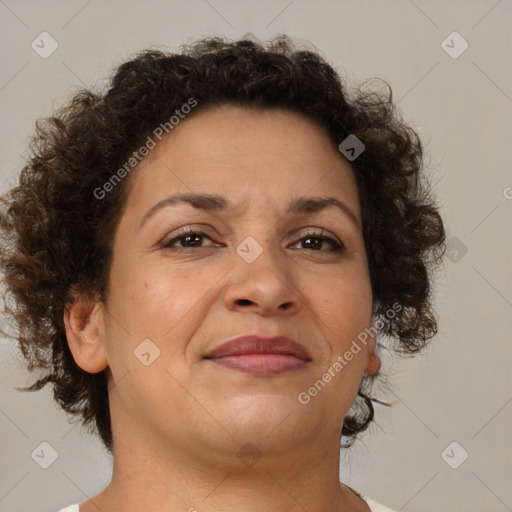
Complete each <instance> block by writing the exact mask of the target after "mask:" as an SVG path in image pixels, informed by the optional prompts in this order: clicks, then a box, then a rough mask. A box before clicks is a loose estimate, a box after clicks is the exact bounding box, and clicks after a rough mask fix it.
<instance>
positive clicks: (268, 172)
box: [64, 106, 380, 512]
mask: <svg viewBox="0 0 512 512" xmlns="http://www.w3.org/2000/svg"><path fill="white" fill-rule="evenodd" d="M133 172H134V173H136V174H134V175H133V176H132V178H133V181H131V183H130V193H129V195H128V199H127V203H126V205H125V209H124V211H123V214H122V217H121V220H120V222H119V225H118V228H117V231H116V233H115V237H114V241H113V264H112V268H111V274H110V277H109V293H108V295H107V300H106V303H102V302H90V301H87V300H86V299H84V298H82V297H80V296H77V302H76V303H75V304H74V305H73V306H71V307H70V308H69V309H68V310H67V311H66V314H65V319H64V320H65V325H66V333H67V337H68V342H69V346H70V349H71V351H72V353H73V356H74V358H75V360H76V362H77V364H78V365H79V366H80V367H81V368H83V369H84V370H86V371H88V372H91V373H94V372H98V371H101V370H103V369H105V368H108V372H109V382H110V385H109V397H110V408H111V417H112V427H113V436H114V467H113V476H112V481H111V483H110V484H109V485H108V487H107V488H106V489H104V490H103V491H102V492H100V493H99V494H97V495H96V496H93V497H92V498H90V499H88V500H87V501H85V502H84V503H82V504H81V507H80V510H81V511H82V512H97V511H98V510H101V511H104V512H107V511H113V510H123V511H124V512H135V511H140V510H159V511H162V512H171V511H172V512H175V511H190V512H193V511H194V510H197V511H200V512H211V511H218V510H223V511H229V510H244V511H247V512H252V511H254V512H256V511H258V512H259V511H261V510H265V511H268V512H274V511H279V512H283V511H285V512H286V511H290V512H291V511H296V510H307V511H310V512H314V511H318V512H320V511H325V510H330V511H342V510H343V511H368V510H369V508H368V506H367V505H366V504H365V503H364V502H363V501H362V500H361V499H360V498H359V497H357V496H356V495H355V494H354V493H353V492H351V491H350V490H349V489H348V488H347V487H346V486H344V485H341V484H340V482H339V476H338V475H339V445H340V436H341V427H342V423H343V418H344V417H345V415H346V414H347V412H348V410H349V409H350V406H351V404H352V403H353V401H354V398H355V396H356V394H357V391H358V389H359V385H360V382H361V378H362V377H363V374H364V373H367V374H372V375H373V374H376V373H377V372H378V370H379V368H380V361H379V358H378V357H377V356H376V354H375V352H374V348H375V339H373V338H369V339H368V342H367V344H366V345H361V348H362V350H361V351H360V352H359V353H358V354H356V355H354V357H353V359H352V360H351V361H350V362H349V363H348V364H347V365H346V366H344V368H343V370H342V371H340V372H339V373H337V374H336V377H334V378H333V379H332V380H331V381H330V382H329V383H328V384H327V385H326V386H325V387H324V388H323V389H322V390H321V392H319V393H318V395H317V396H315V397H314V398H312V399H311V401H310V402H309V403H308V404H306V405H304V404H302V403H300V402H299V401H298V399H297V396H298V394H299V393H300V392H302V391H307V390H308V388H310V387H311V386H312V385H313V384H314V382H315V381H317V380H318V379H319V378H320V377H321V376H322V374H323V373H324V372H325V371H326V370H327V369H328V368H329V367H331V366H332V364H333V363H334V361H335V360H336V358H337V357H338V356H342V355H343V354H344V353H345V352H346V351H347V350H348V349H349V348H350V346H351V344H352V342H353V340H355V339H356V338H357V335H358V334H359V333H361V332H362V331H364V329H365V328H369V327H370V326H371V325H372V311H373V310H372V291H371V285H370V277H369V273H368V268H367V257H366V253H365V247H364V241H363V234H362V230H361V212H360V206H359V200H358V194H357V189H356V184H355V180H354V177H353V174H352V169H351V167H350V164H349V162H348V161H347V160H346V159H345V158H344V157H343V156H342V155H341V154H340V153H339V152H338V151H337V149H336V147H335V146H333V144H332V143H331V141H330V140H329V138H328V135H327V132H326V131H325V130H324V129H323V128H322V127H321V126H319V125H317V124H316V123H314V122H312V121H310V120H308V119H307V118H305V117H303V116H302V115H300V114H298V113H293V112H289V111H286V110H272V111H270V110H263V111H262V110H254V109H251V110H247V109H242V108H240V107H235V106H222V107H216V108H213V109H210V110H207V111H204V112H201V113H198V114H197V115H195V116H191V117H190V118H189V119H186V120H185V121H182V122H181V123H180V124H179V125H178V126H177V127H175V128H174V130H173V131H172V132H171V133H170V135H169V136H168V137H167V138H166V139H164V140H163V141H162V142H161V143H159V144H158V145H157V147H155V148H154V149H153V150H152V151H151V153H150V154H149V155H148V156H147V157H146V159H145V160H144V161H143V162H142V163H141V164H140V166H139V167H138V169H137V170H136V171H133ZM177 192H183V193H187V192H196V193H197V192H203V193H204V192H206V193H215V194H219V195H222V196H224V197H226V198H228V199H229V200H230V202H232V203H233V205H234V209H233V210H232V211H227V212H214V213H212V212H204V211H201V210H197V209H195V208H193V207H192V206H191V205H188V204H185V203H179V204H175V205H173V206H167V207H166V208H163V209H160V210H158V211H156V212H155V213H154V215H152V216H151V217H149V218H148V219H147V221H146V222H145V223H144V224H143V226H142V227H140V223H141V220H142V219H143V217H144V214H145V213H146V212H147V211H148V210H149V209H150V208H151V207H152V206H154V205H155V204H156V203H158V202H159V201H160V200H162V199H163V198H165V197H167V196H169V195H171V194H173V193H177ZM303 195H312V196H320V197H322V196H335V197H336V198H338V199H339V200H340V201H342V202H343V203H344V204H345V205H346V206H347V208H348V209H349V210H350V211H351V212H352V213H353V215H354V217H355V219H356V221H357V222H355V221H354V220H351V219H350V217H349V216H348V215H346V214H344V213H343V212H342V211H341V210H338V209H337V208H333V207H329V208H326V209H324V210H323V211H321V212H319V213H316V214H310V213H308V214H303V215H299V216H297V215H292V214H290V213H288V205H289V202H290V201H291V200H292V199H294V198H296V197H299V196H303ZM188 225H192V227H193V228H194V231H200V232H203V233H205V234H206V235H207V236H205V237H203V238H202V239H199V241H198V243H196V245H195V246H193V247H191V244H190V239H189V240H188V249H187V248H186V247H187V240H184V239H183V238H182V239H181V241H178V242H176V243H175V245H174V247H169V248H162V247H161V245H159V244H160V243H161V242H165V241H168V240H171V239H172V238H174V237H176V236H178V234H180V233H178V232H177V231H178V229H179V228H181V227H184V226H188ZM306 228H313V230H314V231H315V232H320V231H322V230H323V231H324V233H325V234H327V235H328V236H331V237H332V236H334V237H335V238H337V239H339V240H340V241H341V242H343V244H344V248H343V250H342V252H336V251H335V250H333V248H332V247H331V246H330V244H329V243H328V242H323V243H322V242H321V241H320V240H317V239H315V240H316V243H314V244H311V241H310V242H309V243H308V242H307V239H308V238H309V236H308V235H307V234H306V233H305V231H306ZM181 236H186V234H184V235H183V234H182V235H181ZM248 236H251V237H253V238H254V239H255V240H256V241H257V242H258V244H259V245H260V246H261V248H262V250H263V252H262V253H261V254H260V256H259V257H258V258H257V259H256V260H255V261H254V262H252V263H247V262H246V261H245V260H244V259H242V258H241V257H240V256H239V254H238V253H237V252H236V248H237V246H238V245H239V244H240V243H241V242H242V241H243V240H244V239H245V238H246V237H248ZM305 239H306V240H305ZM196 242H197V240H196ZM192 245H193V242H192ZM312 246H314V247H315V248H314V249H312V248H311V247H312ZM180 250H181V252H180ZM245 334H262V335H284V336H288V337H289V338H292V339H294V340H296V341H298V342H299V343H301V344H302V345H303V346H305V347H306V349H307V350H308V351H309V353H310V355H311V358H312V361H311V362H310V363H308V365H306V367H305V368H303V369H300V370H296V371H292V372H288V373H284V374H281V375H274V376H255V375H250V374H246V373H242V372H239V371H236V370H233V369H228V368H224V367H222V366H220V365H217V364H215V363H212V362H211V361H208V360H206V359H204V356H205V355H206V354H207V353H208V352H209V351H211V350H213V349H214V348H215V347H218V346H219V345H221V344H222V343H223V342H225V341H227V340H230V339H232V338H235V337H238V336H241V335H245ZM144 339H150V340H151V341H152V343H154V345H155V346H156V347H158V349H159V350H160V355H159V357H157V358H156V359H155V360H154V361H153V362H152V363H151V364H150V365H148V366H145V365H144V364H142V363H141V361H140V360H139V359H138V358H137V357H135V355H134V350H135V349H136V348H137V346H138V345H139V344H140V343H141V342H142V340H144ZM247 443H251V445H252V446H253V448H252V449H253V450H255V451H257V453H258V454H259V455H260V458H259V460H257V461H256V462H255V463H253V464H251V465H248V464H244V463H243V462H242V461H241V459H240V457H239V456H238V455H237V454H238V453H239V452H240V450H241V449H242V447H244V446H245V445H246V444H247Z"/></svg>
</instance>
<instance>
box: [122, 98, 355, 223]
mask: <svg viewBox="0 0 512 512" xmlns="http://www.w3.org/2000/svg"><path fill="white" fill-rule="evenodd" d="M131 189H132V190H131V192H130V195H129V201H128V202H129V203H131V205H132V206H134V204H133V203H134V202H137V203H141V205H142V204H143V207H148V208H149V207H151V206H152V204H154V203H155V202H156V201H158V200H160V199H163V198H164V197H165V196H166V195H168V194H169V193H172V192H183V193H191V192H197V193H200V192H210V193H218V194H220V195H224V196H227V197H232V198H233V201H232V202H233V204H235V205H236V204H237V203H238V202H243V203H245V204H246V203H247V201H248V200H251V201H253V202H255V203H259V205H260V207H264V208H271V209H275V207H276V205H279V204H280V203H282V202H283V201H282V199H283V197H285V196H286V197H287V199H288V200H287V201H286V203H289V201H290V200H292V199H293V197H295V196H298V195H301V196H302V195H307V194H316V195H329V196H333V195H338V196H339V197H340V198H342V199H343V200H344V201H345V202H347V203H349V205H350V206H352V208H353V210H354V211H355V213H356V215H357V216H358V215H359V206H358V203H359V201H358V199H357V188H356V184H355V180H354V176H353V172H352V168H351V166H350V164H349V163H348V162H347V161H346V160H345V159H344V158H343V157H342V156H341V154H340V153H339V152H338V151H337V150H336V148H335V145H334V144H333V142H332V140H331V139H330V137H329V135H328V132H327V130H326V129H325V128H324V127H323V126H321V125H320V124H319V123H317V122H314V121H312V120H310V119H309V118H307V117H305V116H304V115H301V114H300V113H296V112H293V111H288V110H283V109H272V110H268V109H267V110H257V109H254V108H250V109H248V108H242V107H238V106H232V105H225V106H220V107H214V108H211V109H208V110H206V111H203V112H199V113H195V114H194V115H193V116H191V117H190V118H188V119H187V118H185V119H184V120H183V121H181V122H180V123H179V124H178V125H177V126H176V127H175V128H174V129H173V130H172V132H171V133H170V134H169V135H168V136H167V137H166V138H164V139H163V140H162V142H160V143H158V144H157V145H156V147H155V148H154V149H152V150H151V153H150V154H149V155H148V156H147V157H146V159H145V160H144V161H143V162H142V163H141V164H140V166H139V168H138V169H137V170H136V174H135V176H134V180H133V183H132V187H131ZM237 198H238V199H239V200H240V201H237ZM150 203H151V204H150Z"/></svg>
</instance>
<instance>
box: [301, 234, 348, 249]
mask: <svg viewBox="0 0 512 512" xmlns="http://www.w3.org/2000/svg"><path fill="white" fill-rule="evenodd" d="M303 235H304V236H302V238H301V239H300V240H299V241H298V242H297V243H302V244H305V245H306V246H305V247H303V248H304V249H310V250H312V251H316V252H319V251H321V252H325V251H322V250H321V247H322V246H323V244H324V243H328V244H329V245H330V246H331V248H332V249H331V251H330V252H342V251H343V249H344V246H343V244H342V243H341V242H339V241H338V240H337V239H336V238H334V237H331V236H328V235H326V234H325V233H324V232H323V231H307V232H306V233H305V234H303Z"/></svg>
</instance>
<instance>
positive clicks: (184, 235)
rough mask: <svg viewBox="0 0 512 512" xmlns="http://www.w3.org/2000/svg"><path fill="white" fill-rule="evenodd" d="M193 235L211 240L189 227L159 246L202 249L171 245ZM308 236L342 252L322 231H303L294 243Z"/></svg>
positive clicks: (339, 246) (193, 248) (164, 247)
mask: <svg viewBox="0 0 512 512" xmlns="http://www.w3.org/2000/svg"><path fill="white" fill-rule="evenodd" d="M194 235H195V236H201V237H206V238H208V239H210V240H212V239H211V237H210V236H208V235H207V234H206V233H202V232H201V231H193V230H191V229H188V230H186V231H184V232H182V233H180V234H179V235H178V236H175V237H174V238H172V239H171V240H168V241H167V242H163V243H162V244H161V248H163V249H169V250H175V251H182V252H185V251H194V250H195V249H202V248H203V246H199V247H172V246H173V244H174V243H176V242H179V241H182V240H184V239H185V238H187V237H189V236H194ZM308 238H312V239H317V240H320V241H322V242H327V243H329V244H330V245H331V247H332V248H333V249H332V251H331V252H343V250H344V248H345V247H344V245H343V244H342V243H340V242H338V240H336V239H335V238H332V237H330V236H327V235H325V234H324V232H323V231H313V230H308V231H307V232H306V233H303V236H302V237H301V238H300V239H299V240H297V242H296V243H299V242H302V241H303V240H306V239H308ZM212 241H213V240H212ZM306 250H310V251H314V252H325V251H321V250H316V249H307V248H306Z"/></svg>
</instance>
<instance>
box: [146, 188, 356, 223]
mask: <svg viewBox="0 0 512 512" xmlns="http://www.w3.org/2000/svg"><path fill="white" fill-rule="evenodd" d="M182 203H185V204H189V205H190V206H192V207H194V208H195V209H197V210H202V211H205V212H215V213H221V212H227V211H229V210H232V209H233V205H232V204H231V203H230V201H229V200H228V199H226V198H225V197H222V196H219V195H216V194H198V193H181V194H173V195H171V196H169V197H166V198H164V199H162V200H161V201H158V203H156V204H155V205H153V206H152V207H151V208H150V209H149V210H148V211H147V212H146V213H145V214H144V216H143V217H142V220H141V222H140V225H139V227H140V228H142V226H143V225H144V224H145V222H147V220H148V219H149V218H150V217H152V216H153V215H154V214H155V213H156V212H157V211H158V210H160V209H162V208H164V207H167V206H173V205H177V204H182ZM329 207H335V208H338V209H339V210H341V211H342V212H343V213H344V214H345V215H346V216H347V217H348V218H349V219H350V220H351V221H352V222H353V223H354V224H356V226H357V227H358V228H360V227H361V226H360V224H359V220H358V219H357V217H356V216H355V215H354V213H353V212H352V210H351V209H350V208H349V207H348V206H347V205H346V204H345V203H343V202H342V201H341V200H339V199H337V198H336V197H330V196H325V197H318V196H301V197H297V198H295V199H293V200H292V202H291V203H290V206H289V212H290V213H293V214H298V215H301V214H302V215H304V214H308V213H319V212H321V211H323V210H325V209H326V208H329Z"/></svg>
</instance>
